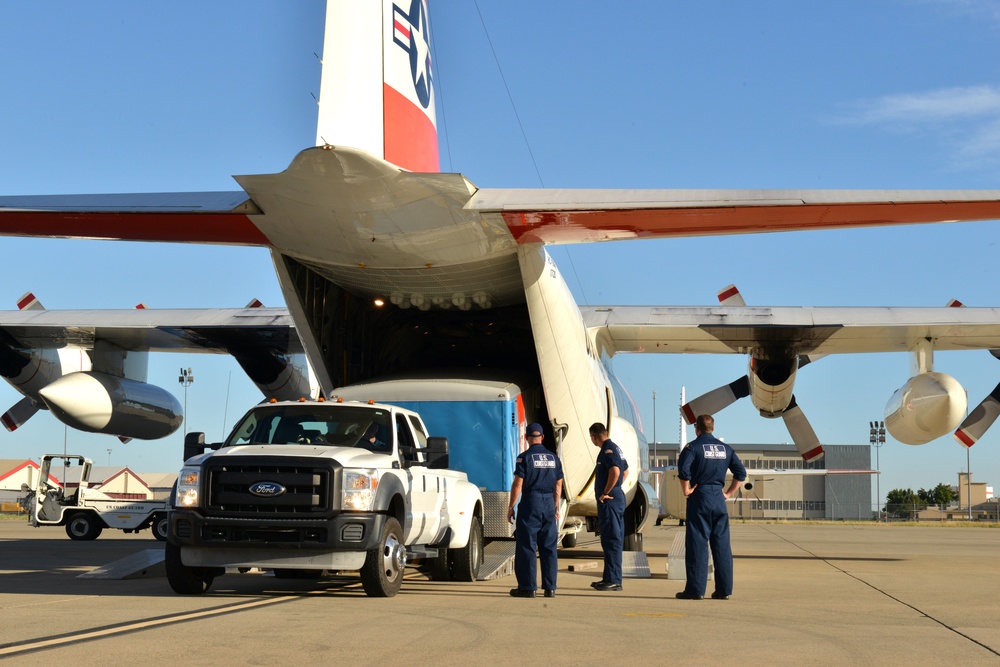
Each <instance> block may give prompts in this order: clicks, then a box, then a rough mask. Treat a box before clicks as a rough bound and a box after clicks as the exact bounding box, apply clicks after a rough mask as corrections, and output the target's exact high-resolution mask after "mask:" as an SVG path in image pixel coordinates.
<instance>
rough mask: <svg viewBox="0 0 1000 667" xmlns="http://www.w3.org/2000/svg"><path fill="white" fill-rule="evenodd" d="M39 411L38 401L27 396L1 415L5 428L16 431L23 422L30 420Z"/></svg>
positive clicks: (0, 418)
mask: <svg viewBox="0 0 1000 667" xmlns="http://www.w3.org/2000/svg"><path fill="white" fill-rule="evenodd" d="M36 412H38V403H35V402H34V401H33V400H31V399H30V398H28V397H27V396H25V397H24V398H22V399H21V400H20V401H18V402H17V403H15V404H14V405H13V406H11V408H10V410H8V411H7V412H5V413H3V416H0V422H3V425H4V428H6V429H7V430H8V431H16V430H17V429H18V428H20V426H21V424H23V423H24V422H26V421H28V420H29V419H31V418H32V416H34V414H35V413H36Z"/></svg>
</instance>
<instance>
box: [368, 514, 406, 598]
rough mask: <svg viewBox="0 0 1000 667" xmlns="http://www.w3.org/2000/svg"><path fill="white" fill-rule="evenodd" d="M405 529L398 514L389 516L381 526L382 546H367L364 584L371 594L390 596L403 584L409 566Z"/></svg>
mask: <svg viewBox="0 0 1000 667" xmlns="http://www.w3.org/2000/svg"><path fill="white" fill-rule="evenodd" d="M402 538H403V529H402V528H400V526H399V521H397V520H396V518H395V517H389V518H387V519H386V520H385V524H384V525H383V526H382V538H381V539H380V540H379V543H380V546H378V547H375V548H374V549H369V550H368V555H367V556H366V557H365V564H364V565H363V566H361V586H362V587H363V588H364V589H365V593H367V594H368V596H369V597H375V598H391V597H392V596H394V595H395V594H396V593H398V592H399V587H400V586H402V584H403V570H404V569H405V568H406V547H405V546H403V539H402Z"/></svg>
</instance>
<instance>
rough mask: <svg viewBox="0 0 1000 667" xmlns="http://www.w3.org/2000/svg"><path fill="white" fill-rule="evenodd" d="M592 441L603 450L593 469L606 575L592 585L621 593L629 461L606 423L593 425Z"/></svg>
mask: <svg viewBox="0 0 1000 667" xmlns="http://www.w3.org/2000/svg"><path fill="white" fill-rule="evenodd" d="M590 441H591V442H592V443H594V445H595V446H596V447H599V448H600V450H601V452H600V453H599V454H598V455H597V466H596V467H595V468H594V493H595V494H596V495H597V526H598V529H599V530H600V531H601V549H603V550H604V576H603V577H601V580H600V581H597V582H594V583H592V584H591V586H592V587H594V588H595V589H597V590H599V591H620V590H621V589H622V546H623V544H624V542H625V491H624V490H622V482H624V481H625V476H626V475H627V473H628V462H626V461H625V457H624V455H623V454H622V450H621V448H620V447H619V446H618V445H616V444H615V443H614V442H612V441H611V439H610V438H609V437H608V429H607V427H606V426H605V425H604V424H602V423H600V422H596V423H594V424H591V426H590Z"/></svg>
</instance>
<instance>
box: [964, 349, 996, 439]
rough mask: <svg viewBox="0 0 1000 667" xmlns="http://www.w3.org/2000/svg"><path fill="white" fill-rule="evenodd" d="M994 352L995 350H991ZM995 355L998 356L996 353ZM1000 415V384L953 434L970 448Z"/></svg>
mask: <svg viewBox="0 0 1000 667" xmlns="http://www.w3.org/2000/svg"><path fill="white" fill-rule="evenodd" d="M991 352H993V350H991ZM993 356H996V354H994V355H993ZM997 417H1000V384H998V385H997V386H996V387H994V388H993V391H991V392H990V393H989V396H987V397H986V398H984V399H983V401H982V402H981V403H980V404H979V405H977V406H976V407H975V409H973V411H972V412H970V413H969V416H968V417H966V418H965V421H963V422H962V423H961V424H959V425H958V429H957V430H956V431H955V435H954V436H953V437H954V438H955V440H957V441H958V442H959V444H961V445H962V446H964V447H966V448H968V447H972V446H973V445H974V444H976V443H977V442H978V441H979V439H980V438H982V437H983V435H984V434H985V433H986V431H987V430H988V429H989V428H990V426H993V422H995V421H996V420H997Z"/></svg>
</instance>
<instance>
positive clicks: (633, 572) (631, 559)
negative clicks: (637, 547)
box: [622, 551, 653, 579]
mask: <svg viewBox="0 0 1000 667" xmlns="http://www.w3.org/2000/svg"><path fill="white" fill-rule="evenodd" d="M652 576H653V575H652V574H650V572H649V559H648V558H646V552H645V551H623V552H622V578H623V579H648V578H650V577H652Z"/></svg>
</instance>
